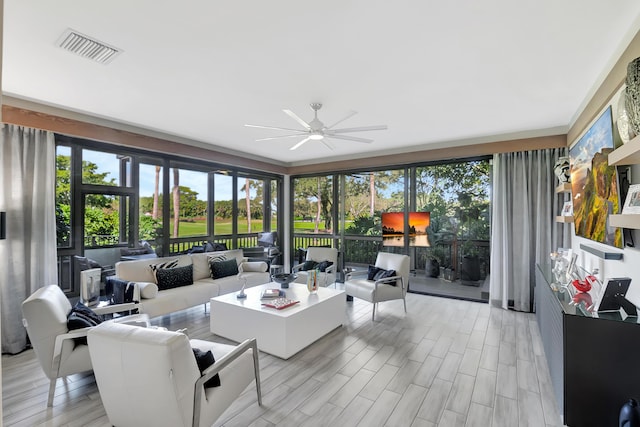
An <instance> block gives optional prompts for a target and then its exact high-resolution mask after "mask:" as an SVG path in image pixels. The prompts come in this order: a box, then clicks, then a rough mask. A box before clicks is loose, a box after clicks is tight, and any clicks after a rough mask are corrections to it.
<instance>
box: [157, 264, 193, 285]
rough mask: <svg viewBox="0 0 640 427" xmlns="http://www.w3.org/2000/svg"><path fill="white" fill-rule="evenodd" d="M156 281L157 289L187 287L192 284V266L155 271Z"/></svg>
mask: <svg viewBox="0 0 640 427" xmlns="http://www.w3.org/2000/svg"><path fill="white" fill-rule="evenodd" d="M156 279H158V289H159V290H161V291H162V290H164V289H171V288H179V287H180V286H188V285H192V284H193V265H192V264H190V265H185V266H184V267H174V268H159V269H157V270H156Z"/></svg>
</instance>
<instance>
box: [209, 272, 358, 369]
mask: <svg viewBox="0 0 640 427" xmlns="http://www.w3.org/2000/svg"><path fill="white" fill-rule="evenodd" d="M269 288H280V285H279V284H278V283H275V282H272V283H267V284H265V285H260V286H255V287H252V288H249V289H247V290H246V294H247V298H246V299H238V298H236V295H237V292H233V293H230V294H226V295H221V296H219V297H216V298H211V320H210V322H211V332H212V333H214V334H216V335H219V336H221V337H224V338H228V339H230V340H233V341H237V342H241V341H243V340H245V339H247V338H254V337H255V338H256V339H257V342H258V348H259V349H260V350H261V351H264V352H265V353H269V354H272V355H274V356H277V357H280V358H282V359H288V358H290V357H291V356H293V355H294V354H296V353H297V352H299V351H300V350H302V349H303V348H305V347H307V346H308V345H310V344H312V343H314V342H315V341H317V340H318V339H320V338H322V337H323V336H324V335H326V334H328V333H329V332H331V331H332V330H334V329H335V328H337V327H339V326H341V325H342V324H343V323H344V322H345V316H346V314H345V306H346V298H345V294H344V291H342V290H337V289H331V288H319V289H318V292H317V294H309V291H308V290H307V286H306V285H302V284H298V283H291V284H290V285H289V288H288V289H283V290H284V291H285V292H286V297H287V298H290V299H294V300H297V301H300V302H299V303H298V304H295V305H293V306H291V307H287V308H284V309H282V310H276V309H275V308H268V307H264V306H262V302H263V301H262V300H261V299H260V295H261V293H262V291H263V290H264V289H269Z"/></svg>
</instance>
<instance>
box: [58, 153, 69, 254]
mask: <svg viewBox="0 0 640 427" xmlns="http://www.w3.org/2000/svg"><path fill="white" fill-rule="evenodd" d="M56 237H57V241H58V247H59V248H68V247H69V246H71V147H66V146H64V145H58V146H57V147H56Z"/></svg>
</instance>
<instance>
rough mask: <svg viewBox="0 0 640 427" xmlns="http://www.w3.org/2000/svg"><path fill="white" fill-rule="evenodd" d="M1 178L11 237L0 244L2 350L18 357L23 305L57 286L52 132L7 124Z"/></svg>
mask: <svg viewBox="0 0 640 427" xmlns="http://www.w3.org/2000/svg"><path fill="white" fill-rule="evenodd" d="M0 177H1V178H0V186H1V189H0V211H6V212H7V238H6V240H0V259H1V260H3V267H2V268H0V304H1V307H0V319H1V321H0V325H1V329H2V352H3V353H17V352H19V351H22V350H24V348H25V347H26V343H27V340H26V337H27V335H26V330H25V328H24V327H23V325H22V309H21V304H22V301H24V300H25V299H26V298H27V297H28V296H29V295H30V294H31V293H32V292H33V291H35V290H36V289H38V288H40V287H42V286H44V285H49V284H54V283H58V274H57V265H56V263H57V259H56V218H55V182H56V158H55V142H54V137H53V134H52V133H51V132H45V131H41V130H36V129H29V128H23V127H20V126H15V125H7V124H5V125H3V126H2V129H1V132H0Z"/></svg>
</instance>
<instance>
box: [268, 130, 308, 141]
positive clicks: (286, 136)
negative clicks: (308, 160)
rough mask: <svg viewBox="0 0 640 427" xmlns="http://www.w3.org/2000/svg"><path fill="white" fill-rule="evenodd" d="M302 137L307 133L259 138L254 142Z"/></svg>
mask: <svg viewBox="0 0 640 427" xmlns="http://www.w3.org/2000/svg"><path fill="white" fill-rule="evenodd" d="M302 135H307V132H299V133H292V134H291V135H280V136H272V137H270V138H260V139H256V142H258V141H271V140H272V139H280V138H292V137H294V136H302Z"/></svg>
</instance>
